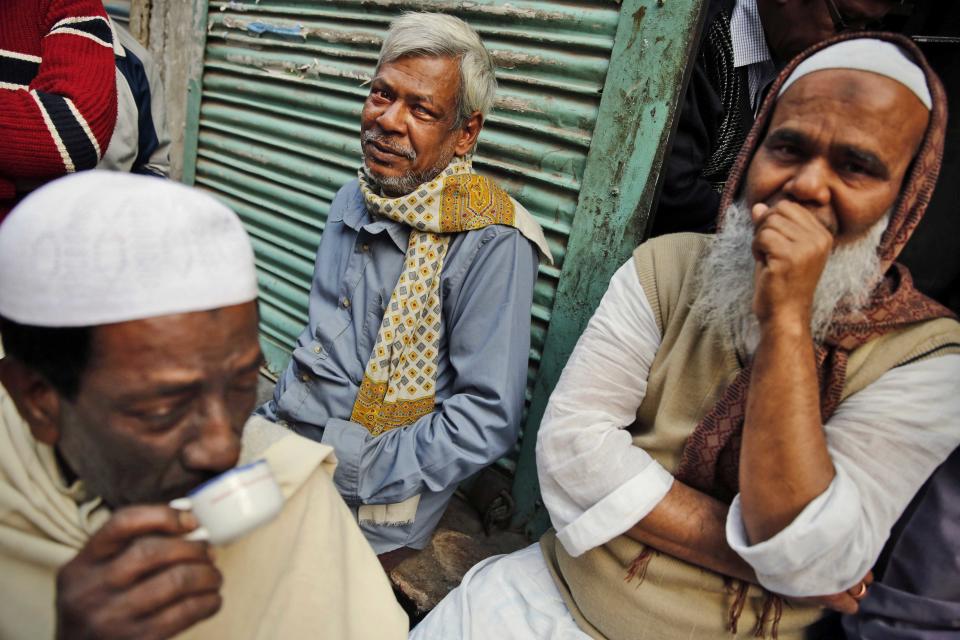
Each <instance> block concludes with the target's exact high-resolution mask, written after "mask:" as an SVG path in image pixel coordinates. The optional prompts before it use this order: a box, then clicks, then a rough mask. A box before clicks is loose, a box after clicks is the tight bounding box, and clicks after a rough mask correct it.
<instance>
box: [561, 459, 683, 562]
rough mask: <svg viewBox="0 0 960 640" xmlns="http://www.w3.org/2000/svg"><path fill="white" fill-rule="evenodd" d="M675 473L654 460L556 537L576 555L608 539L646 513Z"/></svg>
mask: <svg viewBox="0 0 960 640" xmlns="http://www.w3.org/2000/svg"><path fill="white" fill-rule="evenodd" d="M671 486H673V476H672V475H670V473H669V472H668V471H667V470H666V469H664V468H663V467H662V466H661V465H660V464H659V463H658V462H656V461H655V460H652V461H651V462H650V464H649V465H648V466H647V467H646V468H645V469H644V470H643V471H641V472H640V473H638V474H637V475H635V476H634V477H633V478H631V479H630V480H629V481H627V482H626V483H624V484H623V485H622V486H620V488H618V489H617V490H616V491H614V492H613V493H610V494H608V495H607V496H605V497H604V498H603V499H601V500H600V501H599V502H597V503H596V504H594V505H593V506H591V507H590V508H589V509H587V510H586V511H584V512H583V513H582V514H581V515H580V516H579V517H577V519H576V520H574V521H573V522H571V523H570V524H568V525H567V526H565V527H562V528H561V529H559V530H558V531H557V538H558V539H559V540H560V542H561V543H562V544H563V548H564V549H566V551H567V553H569V554H570V555H571V556H573V557H575V558H576V557H577V556H580V555H582V554H584V553H586V552H587V551H589V550H590V549H593V548H594V547H598V546H600V545H601V544H604V543H605V542H608V541H610V540H612V539H614V538H616V537H617V536H619V535H620V534H622V533H624V532H625V531H627V530H629V529H630V528H631V527H632V526H633V525H635V524H637V522H638V521H640V519H642V518H643V517H645V516H646V515H647V514H648V513H650V511H651V510H652V509H653V508H654V507H655V506H657V504H658V503H659V502H660V501H661V500H663V497H664V496H665V495H667V492H668V491H669V490H670V487H671Z"/></svg>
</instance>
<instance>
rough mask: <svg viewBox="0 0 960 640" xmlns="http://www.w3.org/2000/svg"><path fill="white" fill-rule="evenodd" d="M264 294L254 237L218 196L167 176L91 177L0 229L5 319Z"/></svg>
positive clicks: (201, 305) (122, 312)
mask: <svg viewBox="0 0 960 640" xmlns="http://www.w3.org/2000/svg"><path fill="white" fill-rule="evenodd" d="M256 297H257V276H256V271H255V269H254V264H253V251H252V249H251V247H250V240H249V238H248V237H247V234H246V232H245V231H244V229H243V226H242V225H241V224H240V220H239V219H238V218H237V216H236V215H235V214H234V213H233V212H232V211H230V209H228V208H227V207H225V206H224V205H223V204H221V203H220V202H218V201H217V200H215V199H214V198H213V197H212V196H210V195H207V194H205V193H203V192H202V191H199V190H197V189H193V188H190V187H186V186H184V185H182V184H179V183H176V182H171V181H168V180H163V179H160V178H153V177H146V176H136V175H130V174H123V173H112V172H106V171H85V172H82V173H78V174H76V175H71V176H68V177H66V178H62V179H60V180H56V181H55V182H52V183H50V184H48V185H46V186H44V187H43V188H41V189H39V190H38V191H36V192H34V193H32V194H30V195H29V196H28V197H27V198H26V199H24V200H23V202H21V203H20V204H19V205H17V207H16V208H15V209H14V210H13V211H12V212H11V213H10V214H9V215H8V216H7V218H6V220H4V222H3V223H2V224H0V315H2V316H4V317H6V318H8V319H10V320H13V321H15V322H19V323H21V324H29V325H36V326H42V327H82V326H93V325H100V324H109V323H112V322H124V321H127V320H140V319H143V318H150V317H154V316H162V315H168V314H173V313H185V312H190V311H207V310H210V309H216V308H219V307H226V306H230V305H234V304H239V303H242V302H249V301H251V300H255V299H256Z"/></svg>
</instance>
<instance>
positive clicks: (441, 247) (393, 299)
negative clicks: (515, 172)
mask: <svg viewBox="0 0 960 640" xmlns="http://www.w3.org/2000/svg"><path fill="white" fill-rule="evenodd" d="M360 190H361V192H362V193H363V197H364V200H365V201H366V204H367V209H368V210H369V211H370V213H371V214H372V215H374V216H382V217H384V218H389V219H390V220H395V221H397V222H401V223H403V224H405V225H408V226H410V227H412V230H411V232H410V240H409V242H408V244H407V255H406V263H405V265H404V269H403V271H402V272H401V273H400V279H399V280H398V281H397V285H396V287H395V288H394V290H393V293H392V294H391V296H390V301H389V303H388V304H387V309H386V311H385V313H384V316H383V322H382V323H381V324H380V332H379V333H378V334H377V342H376V344H375V345H374V347H373V353H372V354H371V355H370V360H369V361H368V362H367V368H366V371H365V372H364V376H363V383H362V384H361V385H360V392H359V393H358V394H357V399H356V401H355V402H354V405H353V413H352V414H351V416H350V420H352V421H353V422H356V423H357V424H361V425H363V426H364V427H366V428H367V429H368V430H369V431H370V433H371V434H372V435H374V436H378V435H380V434H381V433H383V432H384V431H389V430H390V429H395V428H397V427H403V426H406V425H408V424H412V423H413V422H416V421H417V420H418V419H419V418H421V417H422V416H425V415H427V414H429V413H430V412H432V411H433V408H434V404H435V399H434V396H435V391H436V381H437V359H438V357H439V348H438V345H439V342H440V323H441V304H440V272H441V270H442V269H443V260H444V257H445V256H446V253H447V246H448V245H449V243H450V237H451V234H454V233H460V232H463V231H471V230H473V229H482V228H483V227H486V226H488V225H492V224H503V225H509V226H511V227H516V228H517V229H518V230H519V231H520V232H521V233H522V234H523V235H524V236H525V237H526V238H527V239H528V240H530V241H531V242H533V243H534V244H535V245H536V246H537V247H538V248H539V249H540V252H541V254H542V255H543V256H544V257H546V258H547V259H548V260H549V261H550V262H552V259H551V257H550V251H549V249H548V248H547V243H546V240H545V239H544V237H543V231H542V230H541V229H540V225H539V224H537V222H536V221H535V220H534V219H533V216H531V215H530V213H529V212H528V211H527V210H526V209H524V208H523V206H522V205H521V204H520V203H518V202H516V201H515V200H513V199H512V198H511V197H510V196H509V195H508V194H507V192H506V191H504V190H503V189H501V188H500V187H498V186H497V185H496V184H495V183H494V182H493V180H491V179H490V178H485V177H483V176H479V175H477V174H475V173H473V167H472V163H471V161H470V159H469V158H455V159H454V161H453V162H451V163H450V165H449V166H448V167H447V168H446V169H445V170H444V171H443V172H441V173H440V175H438V176H437V177H436V178H434V179H433V180H432V181H431V182H428V183H424V184H422V185H420V186H419V187H418V188H417V189H416V190H415V191H414V192H413V193H410V194H408V195H405V196H401V197H399V198H385V197H381V196H378V195H376V194H375V193H374V192H373V189H372V188H371V187H370V184H369V183H368V181H367V178H366V176H365V175H364V173H363V171H362V170H361V171H360Z"/></svg>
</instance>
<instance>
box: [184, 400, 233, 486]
mask: <svg viewBox="0 0 960 640" xmlns="http://www.w3.org/2000/svg"><path fill="white" fill-rule="evenodd" d="M197 420H198V422H199V425H198V431H197V437H196V438H194V439H193V440H192V441H190V442H189V443H188V444H187V445H186V446H184V448H183V451H182V454H181V455H182V460H183V466H184V467H186V468H187V469H192V470H195V471H213V472H220V471H226V470H227V469H230V468H232V467H234V466H235V465H236V464H237V460H238V459H239V458H240V436H239V434H238V433H237V431H236V430H235V429H234V428H233V423H232V421H231V419H230V412H229V411H228V410H227V403H226V402H225V401H224V399H223V398H211V399H209V400H208V401H207V402H206V403H205V404H204V406H203V410H202V413H201V414H200V415H198V416H197Z"/></svg>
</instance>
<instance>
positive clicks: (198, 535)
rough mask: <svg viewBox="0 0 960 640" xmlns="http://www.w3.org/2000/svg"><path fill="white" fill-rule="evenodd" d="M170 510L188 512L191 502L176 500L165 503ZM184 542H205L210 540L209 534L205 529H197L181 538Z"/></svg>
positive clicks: (185, 499) (188, 500) (183, 499)
mask: <svg viewBox="0 0 960 640" xmlns="http://www.w3.org/2000/svg"><path fill="white" fill-rule="evenodd" d="M167 504H168V505H169V506H170V508H172V509H176V510H177V511H190V510H191V509H193V502H191V501H190V498H176V499H175V500H171V501H170V502H169V503H167ZM183 539H184V540H191V541H199V542H206V541H208V540H210V533H209V532H208V531H207V529H206V527H197V528H196V529H194V530H193V531H191V532H190V533H188V534H186V535H185V536H183Z"/></svg>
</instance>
